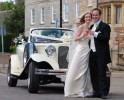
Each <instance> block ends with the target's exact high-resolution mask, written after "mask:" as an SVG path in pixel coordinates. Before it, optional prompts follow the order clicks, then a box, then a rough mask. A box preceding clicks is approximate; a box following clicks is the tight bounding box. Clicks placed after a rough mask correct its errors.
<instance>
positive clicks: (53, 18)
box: [52, 5, 56, 22]
mask: <svg viewBox="0 0 124 100" xmlns="http://www.w3.org/2000/svg"><path fill="white" fill-rule="evenodd" d="M55 21H56V10H55V5H52V22H55Z"/></svg>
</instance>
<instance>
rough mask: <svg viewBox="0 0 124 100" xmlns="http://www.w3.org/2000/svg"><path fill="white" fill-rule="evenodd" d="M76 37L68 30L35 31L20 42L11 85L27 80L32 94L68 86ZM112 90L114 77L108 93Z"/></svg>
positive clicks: (13, 59)
mask: <svg viewBox="0 0 124 100" xmlns="http://www.w3.org/2000/svg"><path fill="white" fill-rule="evenodd" d="M73 38H74V31H73V30H71V29H67V28H31V29H30V32H29V36H28V39H27V40H25V39H22V40H21V42H18V41H17V44H16V45H17V48H16V54H12V55H11V56H10V59H9V65H8V71H7V83H8V86H9V87H15V86H16V85H17V82H18V80H26V79H27V80H28V82H27V86H28V92H29V93H37V92H38V91H39V86H40V85H46V84H49V83H60V84H62V83H64V82H65V75H66V72H67V69H68V62H69V61H70V59H71V54H72V53H70V52H71V51H73V50H72V48H73V46H72V45H71V46H70V44H73V43H72V41H73ZM19 41H20V40H19ZM71 47H72V48H71ZM73 49H74V48H73ZM69 50H70V51H69ZM69 58H70V59H69ZM109 87H110V76H108V84H107V87H106V88H107V93H106V94H108V92H109Z"/></svg>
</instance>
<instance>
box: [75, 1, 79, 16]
mask: <svg viewBox="0 0 124 100" xmlns="http://www.w3.org/2000/svg"><path fill="white" fill-rule="evenodd" d="M75 10H76V18H78V15H79V14H78V13H79V3H78V2H76V4H75Z"/></svg>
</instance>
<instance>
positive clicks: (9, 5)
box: [0, 2, 14, 11]
mask: <svg viewBox="0 0 124 100" xmlns="http://www.w3.org/2000/svg"><path fill="white" fill-rule="evenodd" d="M13 7H14V4H13V2H0V11H6V10H12V9H13Z"/></svg>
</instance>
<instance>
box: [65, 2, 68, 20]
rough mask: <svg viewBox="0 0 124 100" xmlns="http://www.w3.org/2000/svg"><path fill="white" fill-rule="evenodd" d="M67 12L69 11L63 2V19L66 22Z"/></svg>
mask: <svg viewBox="0 0 124 100" xmlns="http://www.w3.org/2000/svg"><path fill="white" fill-rule="evenodd" d="M68 13H69V10H68V4H67V3H66V4H64V21H65V22H67V21H68Z"/></svg>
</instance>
